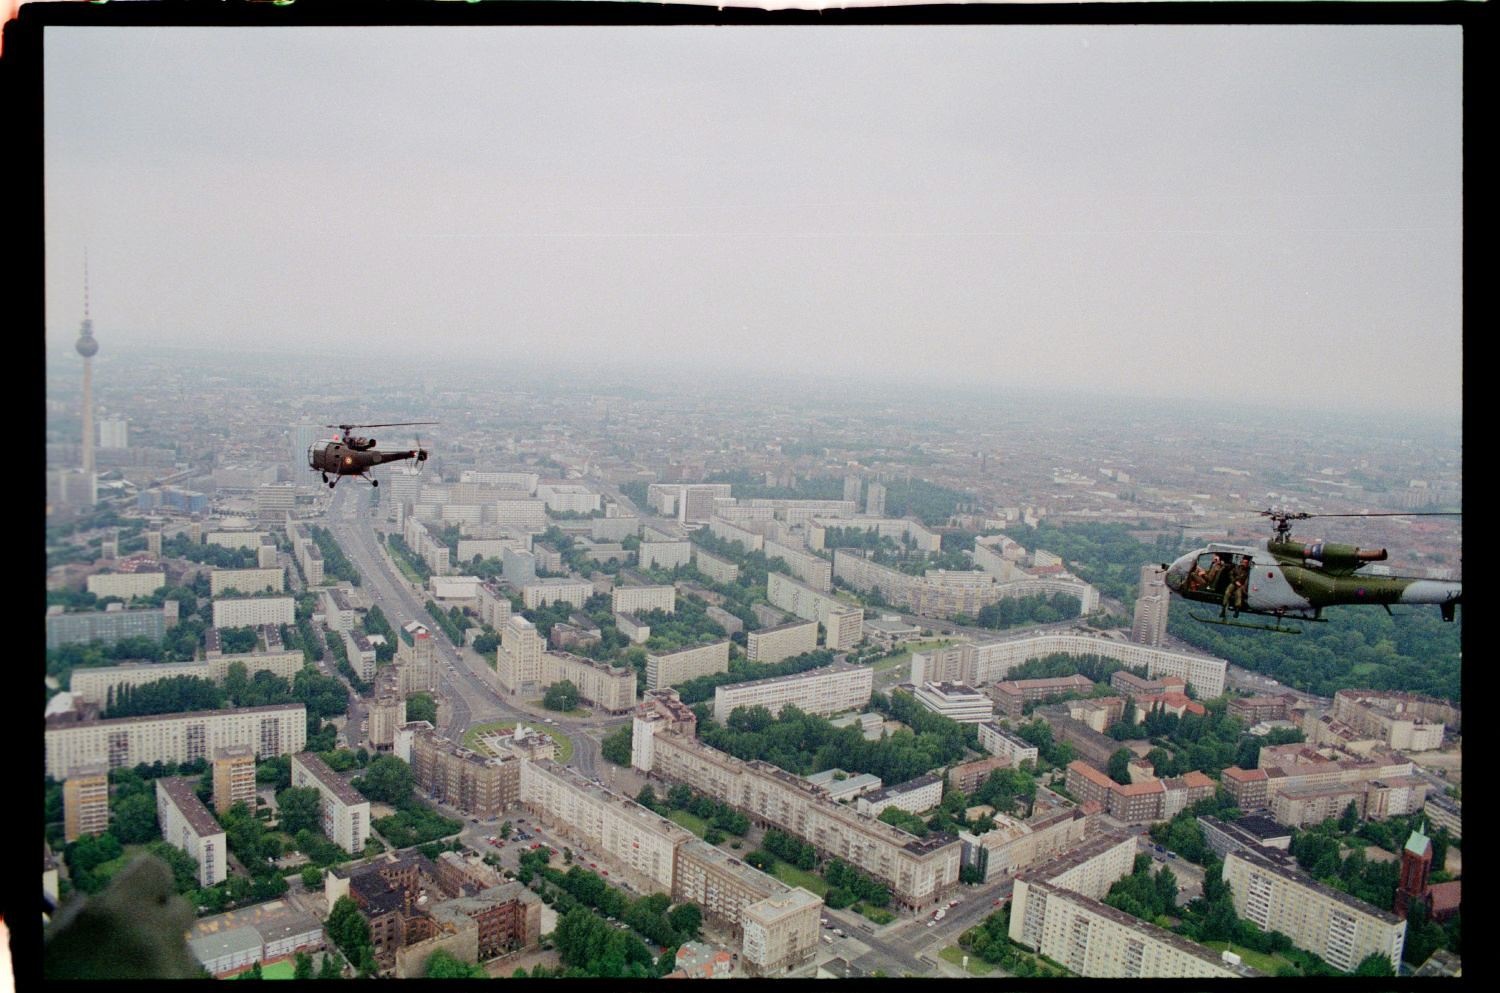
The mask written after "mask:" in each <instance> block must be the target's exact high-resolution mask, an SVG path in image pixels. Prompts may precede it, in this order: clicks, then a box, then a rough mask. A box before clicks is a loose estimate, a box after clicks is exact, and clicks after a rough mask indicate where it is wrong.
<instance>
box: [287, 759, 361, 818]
mask: <svg viewBox="0 0 1500 993" xmlns="http://www.w3.org/2000/svg"><path fill="white" fill-rule="evenodd" d="M292 761H293V762H300V763H301V764H302V767H303V768H304V769H306V770H307V771H308V773H309V774H311V775H312V777H313V778H314V779H316V780H317V781H318V782H319V783H321V784H323V786H325V787H327V789H328V791H329V792H330V793H332V794H333V795H334V797H336V798H337V799H338V801H339V802H340V803H342V804H344V805H346V806H351V807H352V806H355V805H356V804H361V803H369V802H370V801H369V800H367V799H365V798H364V797H363V796H361V795H360V794H359V793H358V791H356V790H355V789H354V787H352V786H350V785H349V784H348V783H346V782H345V781H344V779H343V777H342V776H340V775H339V774H338V773H336V772H334V771H333V770H332V769H330V768H328V763H326V762H324V761H323V760H322V759H320V758H319V757H318V756H317V753H315V752H298V753H297V754H295V755H293V756H292Z"/></svg>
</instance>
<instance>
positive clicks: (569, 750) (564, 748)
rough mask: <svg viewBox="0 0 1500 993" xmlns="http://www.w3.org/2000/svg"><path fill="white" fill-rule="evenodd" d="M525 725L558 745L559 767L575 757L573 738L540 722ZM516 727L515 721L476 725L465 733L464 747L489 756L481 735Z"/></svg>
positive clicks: (529, 722)
mask: <svg viewBox="0 0 1500 993" xmlns="http://www.w3.org/2000/svg"><path fill="white" fill-rule="evenodd" d="M525 723H526V726H527V727H528V728H530V729H531V730H533V731H540V732H542V733H543V734H545V735H546V736H547V737H549V738H551V739H552V740H553V741H554V742H556V743H557V759H556V761H557V763H558V764H559V765H561V764H562V763H564V762H567V761H568V759H570V758H572V757H573V739H572V738H569V737H568V736H567V735H565V734H563V733H562V732H561V731H559V730H557V729H556V728H553V727H548V726H547V725H545V724H542V723H540V722H532V721H526V722H525ZM515 726H516V722H515V721H497V722H495V723H493V724H479V725H476V726H474V727H471V728H469V730H467V731H465V732H464V740H463V746H464V747H465V748H471V749H473V750H474V751H476V752H480V753H483V754H486V755H487V754H489V750H488V749H486V748H485V747H484V746H483V745H482V744H481V743H480V741H479V738H480V736H481V735H486V734H489V733H490V732H492V731H509V730H510V729H511V728H513V727H515Z"/></svg>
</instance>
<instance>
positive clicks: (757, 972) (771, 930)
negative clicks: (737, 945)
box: [741, 887, 823, 976]
mask: <svg viewBox="0 0 1500 993" xmlns="http://www.w3.org/2000/svg"><path fill="white" fill-rule="evenodd" d="M822 909H823V901H822V900H821V899H819V898H818V897H816V896H814V895H813V894H811V893H809V892H808V891H807V890H804V889H802V888H801V887H797V888H796V889H791V890H788V891H786V892H785V893H778V894H775V895H773V896H768V897H766V898H765V899H764V900H761V901H760V902H758V903H754V904H751V905H750V906H749V907H746V908H745V914H744V918H743V921H744V926H743V932H744V937H743V941H742V946H741V947H742V949H743V955H744V962H745V971H746V972H748V973H750V974H751V975H752V976H772V975H775V974H777V973H782V972H786V971H788V970H790V969H792V968H794V967H796V966H798V965H800V964H802V963H803V962H806V961H808V960H809V959H811V958H812V957H813V953H814V952H816V951H817V948H818V934H819V931H818V915H819V914H820V913H821V912H822Z"/></svg>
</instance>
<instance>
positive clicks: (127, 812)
mask: <svg viewBox="0 0 1500 993" xmlns="http://www.w3.org/2000/svg"><path fill="white" fill-rule="evenodd" d="M110 807H111V810H110V824H109V833H110V834H112V835H114V836H115V837H116V838H118V839H120V842H121V843H122V844H126V845H132V844H142V843H144V842H147V841H152V840H154V839H156V838H160V837H161V828H160V827H158V826H157V823H156V801H155V799H154V798H153V797H152V796H151V795H150V794H148V793H134V794H131V795H130V796H126V797H124V798H123V799H119V800H117V801H116V802H114V803H112V804H110Z"/></svg>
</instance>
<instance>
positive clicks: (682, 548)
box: [637, 541, 693, 569]
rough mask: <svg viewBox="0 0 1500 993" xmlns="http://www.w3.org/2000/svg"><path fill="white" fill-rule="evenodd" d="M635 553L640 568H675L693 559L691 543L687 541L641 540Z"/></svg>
mask: <svg viewBox="0 0 1500 993" xmlns="http://www.w3.org/2000/svg"><path fill="white" fill-rule="evenodd" d="M637 554H638V555H639V556H640V559H639V561H640V564H641V568H642V569H649V568H653V567H654V568H657V569H675V568H677V567H678V566H680V565H687V564H688V563H690V562H691V561H692V560H693V544H692V542H689V541H643V542H641V547H640V551H639V552H638V553H637Z"/></svg>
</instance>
